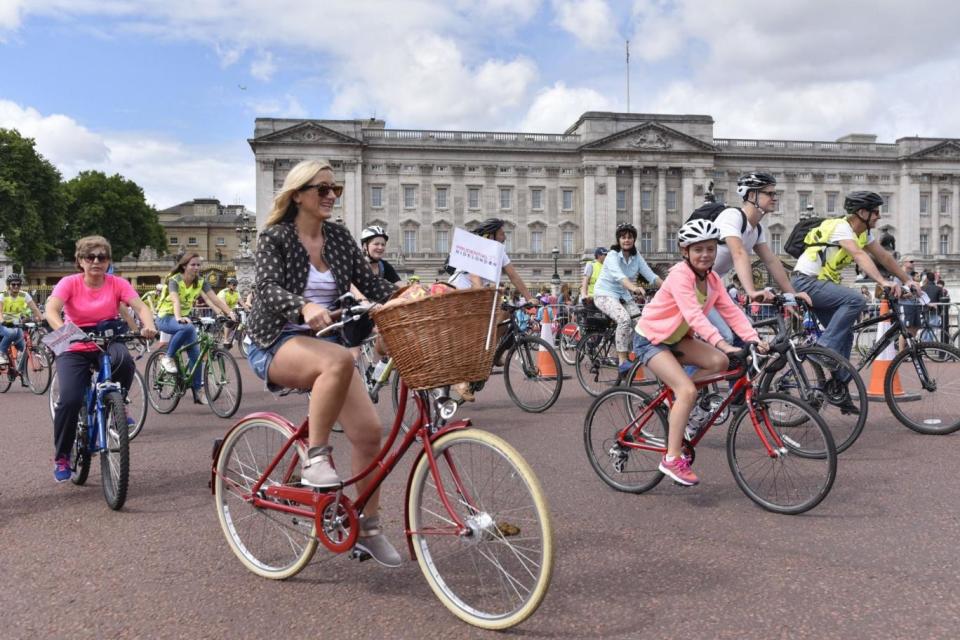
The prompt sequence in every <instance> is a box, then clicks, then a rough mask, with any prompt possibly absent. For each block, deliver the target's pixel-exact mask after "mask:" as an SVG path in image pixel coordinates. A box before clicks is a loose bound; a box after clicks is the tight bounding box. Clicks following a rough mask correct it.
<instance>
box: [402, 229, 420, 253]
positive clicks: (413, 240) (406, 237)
mask: <svg viewBox="0 0 960 640" xmlns="http://www.w3.org/2000/svg"><path fill="white" fill-rule="evenodd" d="M403 252H404V253H406V254H408V255H409V254H412V253H416V252H417V230H416V229H405V230H404V232H403Z"/></svg>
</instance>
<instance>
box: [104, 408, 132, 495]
mask: <svg viewBox="0 0 960 640" xmlns="http://www.w3.org/2000/svg"><path fill="white" fill-rule="evenodd" d="M103 406H104V411H103V419H104V422H105V423H106V424H105V427H106V428H105V429H104V431H105V432H106V435H107V441H106V442H104V443H103V449H101V450H100V480H101V481H102V482H103V497H104V499H106V501H107V504H108V505H109V506H110V508H111V509H113V510H114V511H117V510H118V509H120V508H121V507H122V506H123V503H124V502H125V501H126V499H127V483H128V481H129V479H130V431H129V430H128V427H127V415H126V413H125V412H124V409H123V396H122V395H120V394H119V393H117V392H116V391H112V392H110V393H108V394H107V395H106V396H104V398H103Z"/></svg>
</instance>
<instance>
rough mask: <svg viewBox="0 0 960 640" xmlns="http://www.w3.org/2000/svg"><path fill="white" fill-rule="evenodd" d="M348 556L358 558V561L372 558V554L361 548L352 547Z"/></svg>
mask: <svg viewBox="0 0 960 640" xmlns="http://www.w3.org/2000/svg"><path fill="white" fill-rule="evenodd" d="M350 558H352V559H353V560H359V561H360V562H366V561H367V560H370V559H372V558H373V556H371V555H370V554H369V553H367V552H366V551H364V550H362V549H356V548H354V549H351V550H350Z"/></svg>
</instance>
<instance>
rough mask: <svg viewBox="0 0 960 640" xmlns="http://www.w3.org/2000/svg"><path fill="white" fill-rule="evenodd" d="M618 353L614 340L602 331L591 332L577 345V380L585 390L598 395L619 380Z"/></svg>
mask: <svg viewBox="0 0 960 640" xmlns="http://www.w3.org/2000/svg"><path fill="white" fill-rule="evenodd" d="M617 366H618V362H617V354H616V352H615V351H614V350H613V341H612V340H608V339H606V336H605V335H604V334H602V333H591V334H590V335H587V336H585V337H584V338H583V339H581V340H580V344H579V345H577V380H579V381H580V386H581V387H583V390H584V391H586V392H587V393H589V394H590V395H592V396H598V395H600V394H601V393H603V392H604V391H606V390H607V389H608V388H610V387H611V386H612V385H613V384H614V383H616V381H617V374H618V370H617Z"/></svg>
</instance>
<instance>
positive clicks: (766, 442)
mask: <svg viewBox="0 0 960 640" xmlns="http://www.w3.org/2000/svg"><path fill="white" fill-rule="evenodd" d="M734 376H737V379H736V382H734V385H733V387H732V388H731V389H730V391H729V392H728V393H727V396H726V397H725V398H724V399H723V402H721V403H720V405H719V406H718V407H717V408H716V409H714V411H713V413H712V414H711V415H710V419H709V420H707V422H706V424H704V426H703V428H702V429H700V430H699V431H698V432H697V435H696V436H694V438H693V440H690V441H689V444H690V446H692V447H696V446H697V443H699V442H700V440H701V438H703V436H704V435H706V433H707V431H709V430H710V428H711V427H713V425H714V424H715V423H716V420H717V418H718V417H719V416H720V415H721V414H722V413H723V411H724V409H726V408H727V407H728V406H729V405H730V403H731V402H732V401H733V398H736V397H738V396H739V395H740V394H741V393H742V394H743V396H744V398H745V399H746V405H747V410H748V411H749V412H750V421H751V422H752V423H753V430H754V431H755V432H756V433H757V437H759V438H760V441H761V442H762V443H763V446H764V447H765V448H766V449H767V455H769V456H770V457H771V458H776V457H777V456H778V455H779V451H780V450H781V449H782V448H783V441H782V440H781V439H780V435H779V434H778V433H777V431H776V430H775V429H774V428H773V426H772V425H771V424H770V417H769V416H768V415H767V412H766V411H762V412H761V415H762V418H763V427H762V428H761V426H760V421H759V420H758V415H757V411H756V408H755V407H754V406H753V395H754V388H753V381H752V380H751V378H750V375H749V369H748V368H744V369H743V370H740V369H735V370H733V371H727V372H724V373H720V374H717V375H714V376H710V377H708V378H704V379H702V380H696V381H694V384H696V387H697V389H698V390H699V389H700V388H702V387H705V386H707V385H709V384H713V383H716V382H721V381H723V380H729V379H731V378H732V377H734ZM673 402H674V394H673V389H670V388H669V387H666V386H664V387H663V388H662V389H661V390H660V393H658V394H657V395H656V397H654V398H653V400H651V401H650V402H649V403H647V406H645V407H644V408H643V411H641V412H640V414H639V415H638V416H637V417H636V418H634V419H633V420H631V421H630V423H629V424H627V425H626V426H625V427H623V429H621V430H620V431H619V432H618V433H617V443H618V444H619V445H620V446H622V447H627V448H631V449H643V450H645V451H655V452H658V453H666V451H667V447H666V446H661V445H659V444H652V443H648V442H647V437H646V436H644V434H643V428H644V427H645V426H646V425H647V423H648V422H649V420H650V418H652V417H653V413H654V411H656V410H657V409H658V408H659V407H660V406H661V405H663V404H666V405H667V406H672V405H673ZM764 432H766V433H764ZM628 436H629V439H627V437H628ZM771 440H772V441H773V445H771V442H770V441H771Z"/></svg>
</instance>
